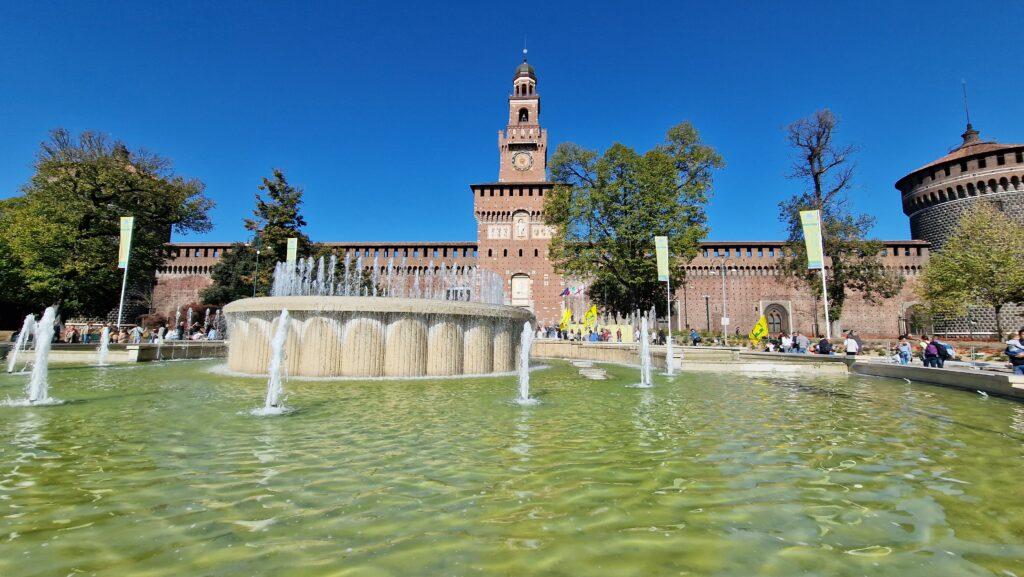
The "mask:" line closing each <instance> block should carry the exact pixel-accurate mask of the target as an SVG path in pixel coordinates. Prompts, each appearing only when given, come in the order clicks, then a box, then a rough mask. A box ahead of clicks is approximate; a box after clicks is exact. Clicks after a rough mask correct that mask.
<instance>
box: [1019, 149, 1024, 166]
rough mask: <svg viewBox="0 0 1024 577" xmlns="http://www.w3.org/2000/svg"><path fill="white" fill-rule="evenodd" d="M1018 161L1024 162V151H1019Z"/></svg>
mask: <svg viewBox="0 0 1024 577" xmlns="http://www.w3.org/2000/svg"><path fill="white" fill-rule="evenodd" d="M1017 163H1018V164H1020V163H1024V152H1021V151H1019V150H1018V151H1017Z"/></svg>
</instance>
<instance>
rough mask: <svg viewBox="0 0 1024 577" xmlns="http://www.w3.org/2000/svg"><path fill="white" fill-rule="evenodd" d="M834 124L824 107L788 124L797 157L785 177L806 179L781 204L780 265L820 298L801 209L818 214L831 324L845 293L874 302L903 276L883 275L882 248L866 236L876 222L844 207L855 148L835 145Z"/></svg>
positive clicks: (888, 293) (891, 293)
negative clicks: (783, 236) (802, 186)
mask: <svg viewBox="0 0 1024 577" xmlns="http://www.w3.org/2000/svg"><path fill="white" fill-rule="evenodd" d="M837 124H838V121H837V119H836V117H835V116H834V115H833V114H832V112H831V111H829V110H827V109H825V110H819V111H817V112H815V113H814V115H813V116H811V117H809V118H802V119H800V120H797V121H796V122H794V123H792V124H790V125H789V127H788V128H787V130H786V137H787V140H788V141H789V144H790V146H792V147H793V149H794V151H795V155H796V160H795V161H794V163H793V168H792V171H791V173H790V174H789V177H790V178H793V179H799V180H802V181H804V182H805V183H806V185H807V187H806V188H805V189H804V190H803V191H802V192H801V193H799V194H796V195H794V196H793V197H792V198H790V199H788V200H784V201H782V202H780V203H779V220H780V221H782V223H783V224H785V225H786V229H787V231H788V236H787V239H786V247H785V249H784V250H783V251H782V254H783V256H782V258H781V259H780V261H779V267H780V269H781V270H782V271H783V273H784V274H786V275H788V276H789V277H790V278H791V279H792V280H794V281H795V282H796V283H797V284H798V285H800V284H802V285H803V286H805V287H807V289H808V290H810V291H811V293H812V294H816V295H820V294H821V276H820V273H819V272H818V271H809V270H807V249H806V246H805V245H804V233H803V227H802V226H801V224H800V211H802V210H819V211H821V220H822V237H823V241H824V245H825V256H826V257H827V258H828V260H829V263H828V266H829V268H828V275H827V290H828V305H829V307H828V308H829V316H830V317H831V319H832V320H833V321H838V320H839V318H840V316H841V315H842V313H843V305H844V304H845V302H846V295H847V291H850V292H855V293H860V294H861V296H863V298H864V299H865V300H867V301H868V302H878V301H879V300H881V299H885V298H891V297H893V296H896V295H897V294H899V292H900V289H901V288H902V287H903V277H901V276H899V275H898V274H895V273H892V272H890V271H887V270H886V269H885V267H884V266H883V264H882V261H881V258H880V254H881V252H882V250H883V249H884V248H885V245H883V244H882V243H881V242H879V241H877V240H869V239H867V238H866V235H867V232H868V231H869V230H871V228H872V227H873V226H874V223H875V219H874V218H873V217H871V216H868V215H866V214H856V213H854V212H852V211H851V210H850V208H849V206H848V198H847V196H846V194H847V192H848V190H849V188H850V185H851V183H852V181H853V169H854V165H853V161H852V156H853V153H854V152H855V150H856V149H855V148H854V147H853V146H850V145H846V146H841V145H838V144H836V143H835V142H834V141H833V135H834V133H835V129H836V126H837Z"/></svg>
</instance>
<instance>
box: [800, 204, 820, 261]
mask: <svg viewBox="0 0 1024 577" xmlns="http://www.w3.org/2000/svg"><path fill="white" fill-rule="evenodd" d="M800 224H801V225H802V226H803V229H804V244H805V246H806V247H807V269H808V270H821V269H822V268H824V267H825V256H824V253H825V249H824V247H823V246H822V244H821V212H820V211H817V210H801V211H800Z"/></svg>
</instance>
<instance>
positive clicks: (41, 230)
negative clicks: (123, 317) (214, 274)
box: [0, 129, 213, 316]
mask: <svg viewBox="0 0 1024 577" xmlns="http://www.w3.org/2000/svg"><path fill="white" fill-rule="evenodd" d="M204 189H205V186H204V185H203V183H202V182H200V181H199V180H196V179H185V178H183V177H181V176H177V175H175V174H174V173H173V170H172V167H171V162H170V161H169V160H167V159H165V158H162V157H160V156H157V155H155V154H152V153H149V152H146V151H142V150H139V151H136V152H129V150H128V147H127V146H126V145H125V144H124V143H122V142H119V141H112V140H110V139H109V138H108V137H106V136H104V135H102V134H98V133H93V132H83V133H82V134H81V135H79V136H78V137H77V138H75V137H74V136H72V135H71V134H70V133H69V132H68V131H66V130H64V129H57V130H54V131H53V132H52V133H51V134H50V138H49V140H47V141H45V142H43V143H42V144H41V145H40V150H39V153H38V156H37V159H36V163H35V173H34V174H33V175H32V177H31V179H30V180H29V182H28V183H27V184H25V185H24V186H23V187H22V195H21V196H18V197H14V198H10V199H7V200H4V201H2V203H0V237H2V240H0V244H2V245H4V246H6V247H8V248H9V255H0V260H2V259H9V260H8V262H12V263H15V264H14V265H13V266H15V267H16V268H17V271H18V275H19V276H20V278H21V280H22V281H23V285H22V288H20V289H19V293H20V295H21V301H22V303H23V306H24V307H25V308H28V309H31V310H35V309H37V308H39V307H41V306H45V305H49V304H53V303H60V305H61V308H62V311H63V312H64V313H65V314H66V315H75V314H82V315H92V316H101V315H102V316H105V315H106V314H107V313H108V312H110V311H111V310H112V309H114V308H116V307H117V303H118V299H119V296H120V290H121V274H122V271H120V270H119V269H118V268H117V253H118V245H119V238H120V219H119V217H121V216H134V217H135V228H134V234H133V239H132V252H131V259H130V270H129V280H130V281H134V282H135V283H142V284H146V285H147V286H148V284H149V283H150V282H151V279H152V278H153V275H154V272H155V270H156V268H157V267H158V266H159V265H160V264H161V263H162V262H163V260H164V243H166V242H168V241H169V240H170V235H171V232H172V231H176V232H185V233H187V232H203V231H206V230H209V228H210V226H211V225H210V220H209V217H208V215H207V212H208V211H209V209H210V208H211V207H212V206H213V202H212V201H211V200H209V199H208V198H206V196H205V195H204Z"/></svg>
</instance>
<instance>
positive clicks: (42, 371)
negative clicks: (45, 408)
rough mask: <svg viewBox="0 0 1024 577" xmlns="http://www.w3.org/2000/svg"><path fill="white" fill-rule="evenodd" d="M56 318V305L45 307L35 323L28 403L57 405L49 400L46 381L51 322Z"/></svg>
mask: <svg viewBox="0 0 1024 577" xmlns="http://www.w3.org/2000/svg"><path fill="white" fill-rule="evenodd" d="M56 317H57V307H56V305H54V306H50V307H46V311H45V312H44V313H43V318H41V319H39V322H38V323H36V334H35V339H36V360H35V362H34V363H33V364H32V376H31V377H29V380H28V390H27V393H28V403H29V404H31V405H50V404H55V403H59V402H60V401H57V400H55V399H51V398H50V384H49V382H48V381H47V376H48V375H49V363H50V345H51V344H52V343H53V321H54V319H55V318H56Z"/></svg>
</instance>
